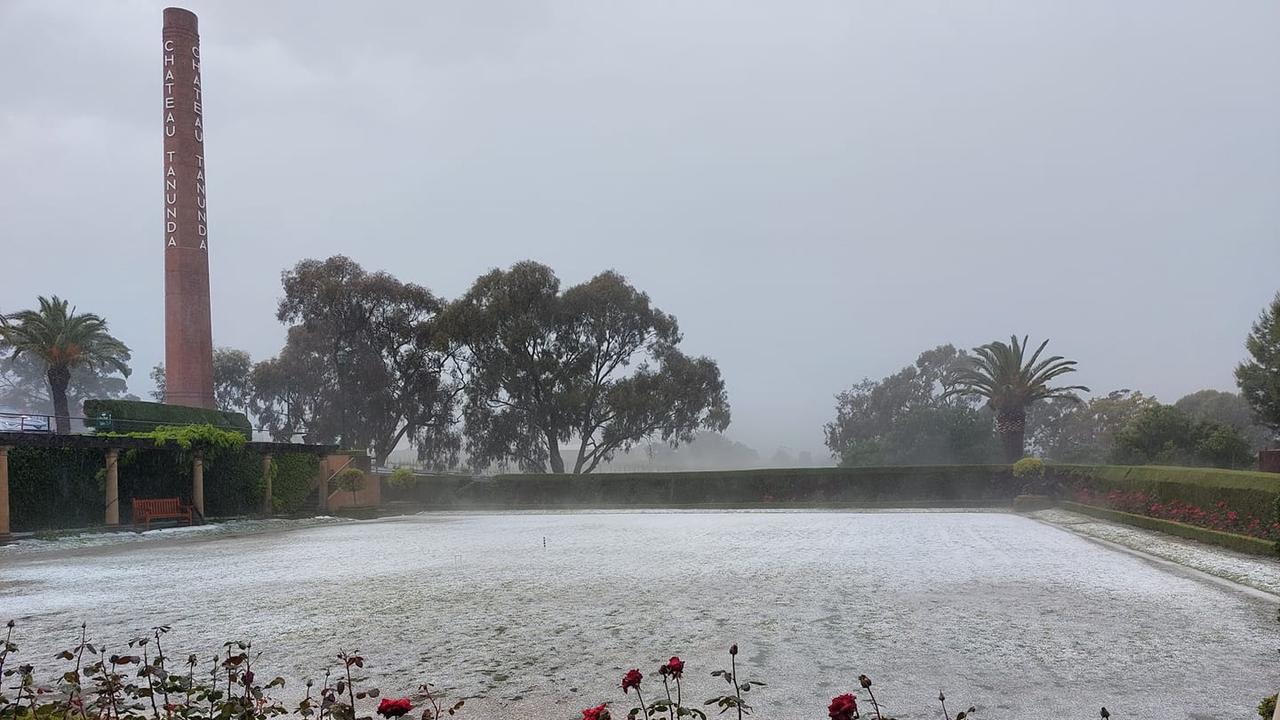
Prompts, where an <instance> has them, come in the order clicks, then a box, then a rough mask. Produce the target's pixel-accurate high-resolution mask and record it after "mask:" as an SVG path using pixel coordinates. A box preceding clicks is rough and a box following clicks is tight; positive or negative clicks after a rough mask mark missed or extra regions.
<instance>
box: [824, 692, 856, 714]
mask: <svg viewBox="0 0 1280 720" xmlns="http://www.w3.org/2000/svg"><path fill="white" fill-rule="evenodd" d="M857 716H858V698H856V697H854V696H853V693H845V694H844V695H837V696H835V697H833V698H831V704H830V705H828V706H827V717H829V718H831V720H853V719H854V718H855V717H857Z"/></svg>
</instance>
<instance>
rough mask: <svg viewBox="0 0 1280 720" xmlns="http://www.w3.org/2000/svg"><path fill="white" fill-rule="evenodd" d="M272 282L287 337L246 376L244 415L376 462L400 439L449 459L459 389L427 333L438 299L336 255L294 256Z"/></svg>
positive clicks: (444, 350) (276, 431) (280, 433)
mask: <svg viewBox="0 0 1280 720" xmlns="http://www.w3.org/2000/svg"><path fill="white" fill-rule="evenodd" d="M282 284H283V285H284V297H283V298H282V299H281V300H280V305H279V307H278V309H277V312H276V317H277V318H278V319H279V320H280V321H281V322H284V323H288V324H290V327H289V330H288V335H287V341H286V344H285V347H284V349H282V350H281V352H280V354H279V355H278V356H276V357H274V358H270V359H268V360H265V361H262V362H260V363H258V364H257V365H255V366H254V370H253V373H252V378H251V381H252V382H251V385H252V387H253V401H252V405H253V410H254V412H255V414H256V415H257V416H258V419H259V422H261V423H263V424H264V425H265V426H266V427H267V428H268V429H269V430H270V431H271V432H272V434H273V436H275V437H286V436H290V435H292V434H294V433H298V432H301V433H303V435H304V437H306V438H307V439H309V440H312V441H316V442H333V441H335V440H336V441H337V442H339V443H340V444H342V445H343V446H344V447H348V448H353V449H362V450H369V451H371V452H372V453H373V455H374V458H375V460H376V461H377V462H378V463H379V464H382V463H385V462H386V459H387V456H389V455H390V454H391V451H392V450H394V449H395V448H396V446H397V445H398V444H399V443H400V442H401V441H404V440H408V441H409V442H410V443H411V444H413V445H415V446H416V447H417V448H418V450H419V454H420V455H423V456H425V457H428V458H430V459H433V460H440V459H441V457H442V456H451V455H456V447H457V444H458V440H457V439H456V438H455V437H453V432H454V431H453V429H452V428H453V422H454V420H455V418H454V415H455V410H456V404H457V403H456V400H457V398H458V397H459V393H460V387H459V386H458V384H457V382H456V379H457V378H456V371H455V370H454V368H455V364H454V363H453V359H452V356H451V351H450V348H449V346H448V345H447V344H445V343H441V342H438V341H437V336H436V332H435V331H434V329H433V328H434V320H435V318H436V316H437V315H438V313H439V312H440V310H441V309H442V307H443V303H442V302H441V300H440V299H439V298H437V297H436V296H435V295H434V294H432V293H431V291H430V290H428V289H426V288H424V287H422V286H420V285H415V284H413V283H406V282H401V281H400V280H397V279H396V278H394V277H392V276H391V275H390V274H388V273H385V272H369V271H366V270H365V269H364V268H362V267H361V266H360V265H359V264H358V263H356V262H355V261H353V260H351V259H350V258H347V257H344V256H341V255H337V256H334V257H330V258H328V259H325V260H303V261H301V262H299V263H298V264H297V265H296V266H294V267H293V268H292V269H290V270H288V271H286V272H285V273H284V274H283V275H282ZM445 459H446V460H447V459H448V458H447V457H446V458H445Z"/></svg>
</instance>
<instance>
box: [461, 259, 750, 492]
mask: <svg viewBox="0 0 1280 720" xmlns="http://www.w3.org/2000/svg"><path fill="white" fill-rule="evenodd" d="M440 332H441V337H443V338H446V339H447V342H450V343H453V344H456V346H457V347H459V348H460V349H461V350H462V355H461V359H462V360H463V361H464V364H465V368H466V370H465V387H466V399H467V402H466V410H465V411H464V417H465V420H466V423H465V430H464V433H465V435H466V440H467V451H468V454H469V455H470V457H471V461H472V463H473V464H477V465H486V464H490V463H504V462H514V463H516V464H518V465H519V466H520V467H521V468H523V469H525V470H528V471H545V470H550V471H551V472H556V473H561V472H566V471H572V472H574V473H588V472H591V471H592V470H594V469H595V468H596V467H597V466H599V465H600V463H602V462H607V461H608V460H609V458H610V457H612V456H613V455H614V454H615V453H616V452H618V451H625V450H627V449H629V448H631V447H632V446H634V445H636V444H637V443H640V442H643V441H646V440H660V441H663V442H666V443H669V444H670V445H672V446H673V447H674V446H677V445H679V444H681V443H685V442H688V441H690V440H691V439H692V438H693V436H694V434H695V433H696V432H697V431H698V430H700V429H708V430H716V431H719V430H723V429H724V428H725V427H727V426H728V424H729V403H728V400H727V397H726V395H725V389H724V381H723V380H722V379H721V377H720V369H719V367H718V366H717V365H716V363H715V362H714V361H713V360H711V359H709V358H706V357H689V356H687V355H685V354H684V353H682V352H680V350H679V349H678V347H677V346H678V345H679V343H680V341H681V335H680V330H679V327H678V325H677V323H676V319H675V318H674V317H672V316H671V315H668V314H666V313H664V312H662V311H661V310H659V309H658V308H656V307H654V306H653V304H652V303H651V302H650V300H649V296H648V295H646V294H645V293H643V292H641V291H639V290H637V289H636V288H635V287H633V286H632V285H631V284H630V283H628V282H627V281H626V278H624V277H623V276H621V275H619V274H618V273H616V272H612V271H607V272H603V273H601V274H599V275H597V276H595V277H594V278H592V279H591V280H588V281H587V282H584V283H582V284H580V285H575V286H573V287H570V288H568V289H566V290H564V291H563V292H562V291H561V288H560V280H559V278H557V277H556V275H555V273H554V272H553V271H552V270H551V268H549V267H547V266H545V265H541V264H539V263H535V262H522V263H518V264H516V265H514V266H512V267H511V268H510V269H509V270H493V271H491V272H489V273H487V274H485V275H483V276H481V277H480V278H479V279H477V280H476V281H475V283H474V284H473V285H472V286H471V288H470V289H469V290H468V291H467V292H466V294H464V295H463V296H462V297H461V298H459V299H458V300H456V301H454V302H453V303H451V304H450V306H449V308H448V309H447V310H446V311H445V313H443V315H442V322H441V324H440ZM569 443H574V444H575V445H576V446H575V447H572V449H571V451H570V452H571V453H572V455H571V457H570V458H569V460H568V462H566V459H565V457H564V455H563V454H562V452H561V447H562V445H566V444H569Z"/></svg>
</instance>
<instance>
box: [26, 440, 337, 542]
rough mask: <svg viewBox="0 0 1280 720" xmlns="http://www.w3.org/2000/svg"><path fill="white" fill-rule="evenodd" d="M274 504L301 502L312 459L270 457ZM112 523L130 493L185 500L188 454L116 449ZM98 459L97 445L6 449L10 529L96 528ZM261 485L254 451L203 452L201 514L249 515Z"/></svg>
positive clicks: (101, 480)
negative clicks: (117, 493) (116, 479)
mask: <svg viewBox="0 0 1280 720" xmlns="http://www.w3.org/2000/svg"><path fill="white" fill-rule="evenodd" d="M272 467H273V472H275V473H276V474H275V476H274V478H273V484H272V489H273V491H274V492H273V495H274V504H275V505H276V506H278V507H279V508H280V509H281V511H282V512H289V511H293V510H296V509H297V508H298V507H301V505H302V502H303V500H305V498H306V497H307V493H308V492H309V483H310V480H311V478H312V477H314V475H315V473H316V471H317V469H318V467H319V460H318V459H317V458H316V457H314V456H311V455H300V454H299V455H293V454H289V455H279V456H276V457H275V458H274V461H273V462H272ZM117 469H118V472H119V483H120V522H121V523H122V524H128V523H130V522H131V521H132V518H131V517H130V511H131V509H132V501H133V498H134V497H179V498H182V499H183V500H184V501H186V502H190V501H191V456H190V454H189V453H187V452H182V451H180V450H178V449H176V448H155V449H145V450H126V451H124V452H121V453H120V460H119V465H118V466H117ZM105 478H106V461H105V455H104V453H103V451H101V450H61V449H45V448H29V447H16V448H13V449H12V450H10V451H9V507H10V518H11V524H12V528H13V530H14V531H17V532H25V531H33V530H48V529H57V528H80V527H91V526H97V525H101V524H102V521H103V515H104V512H103V510H104V508H103V503H104V501H105V491H104V487H105ZM264 490H265V487H264V485H263V478H262V456H261V455H259V454H257V453H254V452H250V451H248V450H245V449H243V448H237V449H234V450H225V451H221V452H214V453H206V455H205V461H204V507H205V514H206V516H208V517H227V516H232V515H249V514H256V513H257V512H259V510H260V508H261V499H262V493H263V491H264Z"/></svg>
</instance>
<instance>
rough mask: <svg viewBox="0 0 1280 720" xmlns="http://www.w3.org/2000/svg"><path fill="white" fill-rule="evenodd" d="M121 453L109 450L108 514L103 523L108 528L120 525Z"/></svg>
mask: <svg viewBox="0 0 1280 720" xmlns="http://www.w3.org/2000/svg"><path fill="white" fill-rule="evenodd" d="M119 466H120V451H119V450H117V449H116V448H110V449H109V450H107V498H106V500H107V504H106V508H107V512H106V517H105V518H104V519H103V522H104V523H105V524H106V525H108V526H113V525H119V524H120V473H119Z"/></svg>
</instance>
